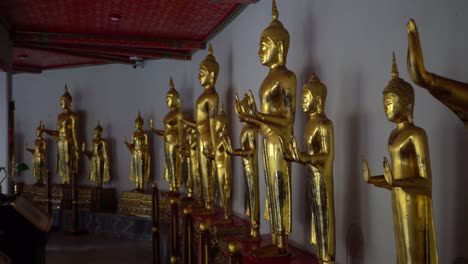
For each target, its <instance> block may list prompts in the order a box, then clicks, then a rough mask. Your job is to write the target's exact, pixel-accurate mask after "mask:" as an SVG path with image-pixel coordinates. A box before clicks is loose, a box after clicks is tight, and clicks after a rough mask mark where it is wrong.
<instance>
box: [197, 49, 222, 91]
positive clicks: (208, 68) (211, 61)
mask: <svg viewBox="0 0 468 264" xmlns="http://www.w3.org/2000/svg"><path fill="white" fill-rule="evenodd" d="M218 72H219V65H218V63H217V62H216V59H215V57H214V56H213V47H212V46H211V44H209V45H208V54H207V55H206V58H205V59H204V60H203V61H202V62H201V63H200V72H199V74H198V79H199V80H200V84H201V85H202V86H204V87H208V86H211V87H213V86H214V85H215V84H216V79H217V78H218Z"/></svg>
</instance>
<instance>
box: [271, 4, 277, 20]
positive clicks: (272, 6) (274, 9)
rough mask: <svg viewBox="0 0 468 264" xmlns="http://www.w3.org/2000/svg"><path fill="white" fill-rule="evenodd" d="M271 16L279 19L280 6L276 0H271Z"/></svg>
mask: <svg viewBox="0 0 468 264" xmlns="http://www.w3.org/2000/svg"><path fill="white" fill-rule="evenodd" d="M271 17H272V18H273V20H278V17H279V12H278V7H276V1H275V0H273V1H272V2H271Z"/></svg>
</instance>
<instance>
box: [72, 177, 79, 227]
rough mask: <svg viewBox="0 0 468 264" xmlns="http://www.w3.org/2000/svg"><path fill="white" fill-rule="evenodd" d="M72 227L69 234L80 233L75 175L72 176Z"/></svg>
mask: <svg viewBox="0 0 468 264" xmlns="http://www.w3.org/2000/svg"><path fill="white" fill-rule="evenodd" d="M71 181H72V182H71V184H72V227H71V232H72V233H73V234H78V233H80V231H79V229H80V227H79V225H80V211H79V207H78V206H79V205H78V187H77V184H76V174H72V177H71Z"/></svg>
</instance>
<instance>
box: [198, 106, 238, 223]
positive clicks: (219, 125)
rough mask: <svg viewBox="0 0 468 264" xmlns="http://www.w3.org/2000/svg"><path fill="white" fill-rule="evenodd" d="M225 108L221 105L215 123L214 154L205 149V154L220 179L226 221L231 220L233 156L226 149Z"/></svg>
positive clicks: (227, 123) (226, 119) (219, 184)
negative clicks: (210, 160) (213, 165)
mask: <svg viewBox="0 0 468 264" xmlns="http://www.w3.org/2000/svg"><path fill="white" fill-rule="evenodd" d="M223 108H224V107H223V106H222V105H221V111H220V112H219V114H218V115H217V116H216V118H215V121H214V127H215V129H214V132H215V134H214V136H215V144H214V153H210V152H208V151H207V149H208V148H205V152H204V153H203V154H204V155H205V156H207V157H208V158H209V159H212V160H214V164H215V167H216V176H217V179H218V184H217V185H218V195H219V197H220V200H221V207H222V208H223V210H224V220H225V221H229V220H230V219H231V212H232V210H231V197H232V175H231V174H232V166H231V156H230V155H229V154H228V153H227V152H226V149H225V147H224V138H225V137H226V136H227V135H228V126H229V120H228V118H227V116H226V113H224V109H223Z"/></svg>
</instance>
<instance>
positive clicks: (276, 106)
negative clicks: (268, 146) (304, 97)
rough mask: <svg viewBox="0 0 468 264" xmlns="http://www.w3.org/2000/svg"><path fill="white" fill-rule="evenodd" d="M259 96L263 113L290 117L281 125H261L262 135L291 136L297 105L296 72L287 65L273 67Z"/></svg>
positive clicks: (261, 87)
mask: <svg viewBox="0 0 468 264" xmlns="http://www.w3.org/2000/svg"><path fill="white" fill-rule="evenodd" d="M278 82H279V86H280V87H277V88H275V84H276V83H278ZM278 88H279V89H278ZM259 98H260V102H261V112H262V113H264V114H268V115H273V116H289V117H290V118H288V119H287V120H285V122H284V123H283V124H281V126H276V127H275V126H272V125H271V124H269V125H262V126H261V127H260V129H261V133H262V135H263V136H264V137H268V136H271V135H275V134H277V135H279V136H281V137H284V138H289V136H290V135H292V131H293V124H294V113H295V106H296V103H295V101H296V76H295V75H294V73H293V72H291V71H290V70H288V69H287V68H286V67H285V66H278V67H276V68H274V69H271V70H270V72H269V73H268V76H267V77H266V78H265V80H264V81H263V83H262V85H261V86H260V91H259Z"/></svg>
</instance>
